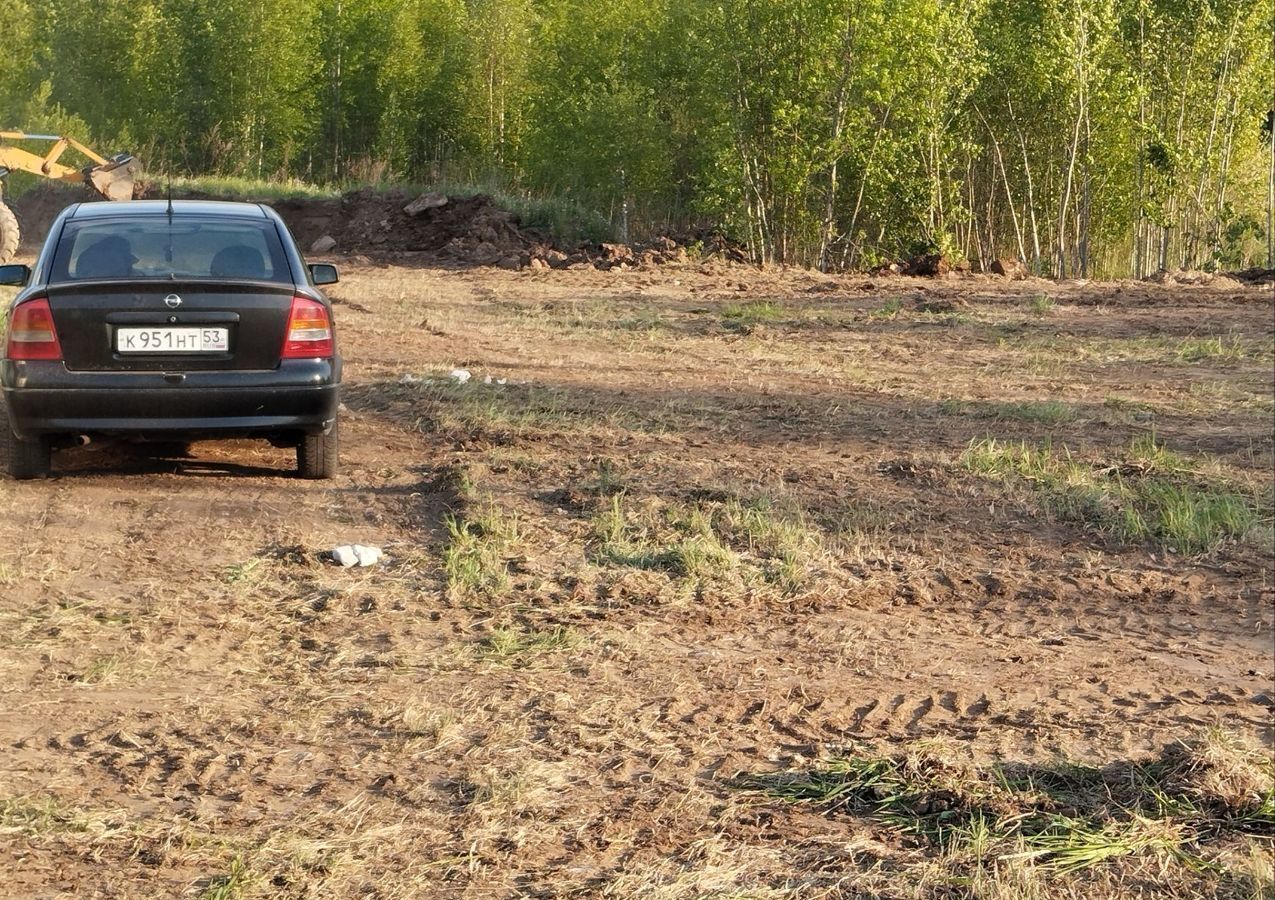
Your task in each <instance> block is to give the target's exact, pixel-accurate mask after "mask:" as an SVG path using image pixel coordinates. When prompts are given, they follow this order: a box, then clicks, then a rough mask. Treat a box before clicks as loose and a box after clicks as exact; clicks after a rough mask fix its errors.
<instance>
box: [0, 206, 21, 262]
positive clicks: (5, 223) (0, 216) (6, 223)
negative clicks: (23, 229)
mask: <svg viewBox="0 0 1275 900" xmlns="http://www.w3.org/2000/svg"><path fill="white" fill-rule="evenodd" d="M18 237H19V232H18V217H17V216H15V215H14V214H13V210H11V209H9V207H7V206H5V205H4V203H3V202H0V264H4V263H7V262H9V261H10V260H11V259H13V256H14V254H16V253H17V252H18Z"/></svg>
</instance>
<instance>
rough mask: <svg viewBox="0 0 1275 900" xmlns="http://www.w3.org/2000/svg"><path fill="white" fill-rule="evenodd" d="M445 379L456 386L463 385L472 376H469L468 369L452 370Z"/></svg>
mask: <svg viewBox="0 0 1275 900" xmlns="http://www.w3.org/2000/svg"><path fill="white" fill-rule="evenodd" d="M447 377H448V378H450V379H451V380H452V381H454V382H456V383H457V384H464V383H465V382H466V381H468V380H469V379H470V378H472V377H473V376H472V375H470V374H469V370H468V369H452V370H451V371H450V372H448V373H447Z"/></svg>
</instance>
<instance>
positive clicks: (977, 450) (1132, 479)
mask: <svg viewBox="0 0 1275 900" xmlns="http://www.w3.org/2000/svg"><path fill="white" fill-rule="evenodd" d="M961 462H962V464H963V465H964V466H965V468H966V469H967V470H969V471H971V472H974V473H977V474H979V475H981V476H983V477H986V478H992V479H997V480H1001V481H1006V482H1009V483H1011V484H1013V483H1018V484H1021V485H1025V486H1026V487H1027V488H1028V489H1029V490H1030V492H1031V494H1032V495H1033V496H1034V497H1035V498H1036V499H1037V501H1038V502H1039V503H1040V504H1041V505H1042V506H1043V507H1045V508H1046V509H1047V510H1048V511H1050V512H1052V513H1053V514H1055V515H1057V516H1059V517H1060V518H1062V519H1064V520H1069V521H1074V522H1078V523H1081V524H1084V525H1088V526H1090V527H1092V528H1095V529H1097V530H1099V531H1103V532H1106V533H1109V534H1111V535H1113V536H1115V537H1116V538H1118V539H1120V540H1124V541H1143V540H1153V541H1156V542H1157V543H1159V544H1160V545H1161V546H1162V547H1163V548H1164V549H1167V550H1172V551H1175V552H1178V553H1184V554H1197V553H1204V552H1207V551H1210V550H1212V549H1214V548H1216V547H1217V546H1218V545H1219V544H1221V543H1222V542H1223V541H1225V540H1227V539H1228V538H1241V537H1244V536H1245V535H1246V534H1247V533H1248V532H1249V531H1250V529H1252V528H1253V526H1254V525H1256V524H1258V523H1259V521H1260V520H1261V519H1262V518H1263V516H1267V514H1268V513H1269V510H1267V509H1266V507H1267V506H1269V504H1267V503H1264V502H1262V501H1260V500H1259V499H1258V498H1255V497H1250V496H1247V495H1245V493H1243V492H1242V491H1240V490H1238V489H1237V488H1235V487H1233V486H1231V485H1229V484H1227V483H1225V482H1220V481H1218V480H1216V479H1208V478H1206V477H1204V476H1203V475H1202V474H1201V473H1200V472H1199V471H1198V467H1197V466H1196V465H1194V464H1192V463H1191V461H1189V460H1187V459H1185V458H1184V457H1182V456H1180V455H1178V454H1175V453H1173V452H1171V451H1169V450H1167V449H1165V448H1164V447H1163V446H1162V445H1160V444H1158V443H1157V442H1156V441H1155V439H1154V436H1152V437H1149V438H1148V437H1144V438H1139V439H1138V440H1137V441H1135V442H1134V443H1133V445H1132V446H1131V447H1130V450H1129V452H1128V453H1127V454H1126V458H1125V459H1124V460H1122V461H1119V462H1117V463H1115V464H1094V463H1089V462H1085V461H1082V460H1078V459H1075V458H1074V457H1073V456H1072V455H1071V453H1070V452H1069V451H1068V450H1067V449H1066V448H1065V447H1063V448H1061V449H1058V450H1055V449H1054V447H1053V446H1052V445H1049V444H1044V445H1032V444H1028V443H1025V442H1022V443H1015V442H1002V441H997V440H995V439H990V438H989V439H986V440H980V441H975V442H973V443H972V444H971V445H970V446H969V448H968V449H967V450H966V451H965V454H964V455H963V456H962V458H961ZM1267 517H1268V516H1267Z"/></svg>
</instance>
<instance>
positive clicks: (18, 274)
mask: <svg viewBox="0 0 1275 900" xmlns="http://www.w3.org/2000/svg"><path fill="white" fill-rule="evenodd" d="M334 271H335V270H334ZM30 280H31V267H30V266H23V265H18V264H16V263H15V264H13V265H9V266H0V284H8V285H13V286H14V287H22V286H23V285H24V284H26V283H27V282H28V281H30ZM333 280H335V279H333Z"/></svg>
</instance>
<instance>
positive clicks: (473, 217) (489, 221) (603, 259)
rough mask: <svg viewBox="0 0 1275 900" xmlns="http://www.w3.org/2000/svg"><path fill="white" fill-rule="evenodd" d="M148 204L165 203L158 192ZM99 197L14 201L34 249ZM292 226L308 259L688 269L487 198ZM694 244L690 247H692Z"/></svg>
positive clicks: (413, 202) (75, 192)
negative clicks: (576, 236) (568, 238)
mask: <svg viewBox="0 0 1275 900" xmlns="http://www.w3.org/2000/svg"><path fill="white" fill-rule="evenodd" d="M144 196H145V199H151V200H155V199H162V198H163V197H164V196H165V194H164V191H163V189H162V188H161V187H151V188H150V189H149V190H148V191H147V192H146V193H145V195H144ZM173 197H174V199H178V200H224V199H226V198H225V197H219V196H215V195H212V194H207V193H202V192H199V191H178V192H175V193H174V194H173ZM97 199H98V198H97V197H95V196H93V195H92V194H91V193H90V192H89V191H87V190H85V189H77V188H68V187H63V186H61V185H52V184H49V185H40V186H39V187H37V188H35V189H33V190H31V191H28V192H27V193H25V194H23V195H22V196H20V197H17V198H15V199H14V200H13V201H12V202H11V204H10V205H11V206H12V207H13V209H14V212H15V213H16V214H17V216H18V220H19V223H20V224H21V227H22V237H23V240H24V242H25V243H27V244H28V245H35V244H38V243H40V242H41V241H43V240H44V237H45V235H47V234H48V231H49V228H50V226H52V224H53V220H54V219H55V218H57V215H58V213H60V212H61V211H62V210H63V209H64V208H65V207H66V206H68V205H69V204H71V203H79V202H92V201H96V200H97ZM269 205H270V206H272V207H273V208H274V209H275V210H276V211H278V213H279V215H281V216H282V217H283V220H284V221H285V222H286V223H287V224H288V228H289V229H290V230H291V231H292V233H293V235H294V236H295V237H296V239H297V243H298V244H299V245H300V246H301V249H302V250H303V251H305V252H309V253H316V254H319V253H330V252H334V251H335V252H338V253H370V254H387V255H399V254H406V253H423V254H436V255H437V256H439V257H441V258H443V259H450V260H455V261H457V262H460V263H464V264H468V265H480V266H500V267H501V268H506V269H521V268H524V267H527V266H531V267H532V268H538V269H547V268H555V269H563V268H571V267H580V268H584V267H592V268H597V269H604V270H605V269H616V268H620V269H624V268H637V267H640V266H650V265H658V264H662V263H667V262H681V261H684V260H685V259H686V258H687V253H686V250H685V249H684V245H683V242H679V241H676V240H673V239H671V238H667V237H660V238H656V239H655V240H653V241H651V242H649V243H646V244H637V245H633V246H629V245H622V244H586V245H580V246H576V247H558V246H555V245H554V243H553V241H552V239H551V238H550V236H549V235H547V234H544V233H542V232H540V231H538V230H537V229H534V228H528V227H526V226H524V225H523V224H522V222H521V221H520V220H519V218H518V216H517V215H516V214H515V213H512V212H510V211H509V210H507V209H503V208H501V207H500V206H498V205H497V204H496V201H495V200H493V199H492V198H491V197H489V196H487V195H486V194H473V195H470V196H462V197H449V196H446V195H444V194H440V193H426V194H417V193H413V192H408V191H404V190H388V191H378V190H374V189H371V188H362V189H360V190H356V191H351V192H349V193H347V194H344V195H343V196H341V197H333V198H295V199H283V200H277V201H274V202H272V203H270V204H269ZM686 243H690V242H686ZM695 245H696V249H697V250H700V248H702V252H704V253H705V254H707V255H713V254H720V255H723V256H725V257H727V258H729V259H734V260H740V261H742V260H743V259H745V258H746V257H745V255H744V253H743V251H742V250H741V249H740V248H739V247H738V246H737V245H733V244H730V243H729V242H727V241H725V240H724V239H722V238H720V237H719V236H716V235H714V236H711V237H710V239H708V240H697V241H696V242H695Z"/></svg>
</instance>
